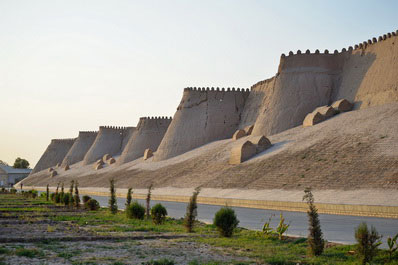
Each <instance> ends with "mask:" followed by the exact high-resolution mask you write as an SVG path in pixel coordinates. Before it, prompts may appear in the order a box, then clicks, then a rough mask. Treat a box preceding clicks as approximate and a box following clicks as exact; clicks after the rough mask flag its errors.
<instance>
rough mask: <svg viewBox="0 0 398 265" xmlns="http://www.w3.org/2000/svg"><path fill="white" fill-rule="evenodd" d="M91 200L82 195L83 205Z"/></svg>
mask: <svg viewBox="0 0 398 265" xmlns="http://www.w3.org/2000/svg"><path fill="white" fill-rule="evenodd" d="M90 199H91V197H90V196H88V195H83V203H84V204H85V203H86V202H88V201H89V200H90Z"/></svg>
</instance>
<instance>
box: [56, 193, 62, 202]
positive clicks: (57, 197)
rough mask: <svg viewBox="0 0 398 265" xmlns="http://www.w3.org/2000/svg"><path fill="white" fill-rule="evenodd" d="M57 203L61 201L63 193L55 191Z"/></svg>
mask: <svg viewBox="0 0 398 265" xmlns="http://www.w3.org/2000/svg"><path fill="white" fill-rule="evenodd" d="M55 203H61V194H59V193H55Z"/></svg>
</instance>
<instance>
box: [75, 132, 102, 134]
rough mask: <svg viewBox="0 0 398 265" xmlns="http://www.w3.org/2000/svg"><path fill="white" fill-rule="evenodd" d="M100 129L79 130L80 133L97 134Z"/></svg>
mask: <svg viewBox="0 0 398 265" xmlns="http://www.w3.org/2000/svg"><path fill="white" fill-rule="evenodd" d="M96 133H98V131H79V134H96Z"/></svg>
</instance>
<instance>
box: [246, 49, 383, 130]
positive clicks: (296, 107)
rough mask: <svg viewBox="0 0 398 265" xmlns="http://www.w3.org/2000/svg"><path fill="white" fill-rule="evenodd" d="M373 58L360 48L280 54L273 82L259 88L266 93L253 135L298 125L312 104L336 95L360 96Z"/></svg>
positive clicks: (312, 108)
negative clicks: (332, 52) (278, 70)
mask: <svg viewBox="0 0 398 265" xmlns="http://www.w3.org/2000/svg"><path fill="white" fill-rule="evenodd" d="M375 60H376V55H375V54H373V53H370V52H368V53H364V52H363V50H354V51H353V53H351V52H346V51H345V52H343V53H340V54H320V55H319V56H318V55H317V54H305V55H303V54H297V55H290V56H289V57H285V58H281V64H280V65H281V66H283V67H281V66H280V71H281V72H280V73H279V74H278V75H277V76H276V77H275V79H274V84H273V85H272V84H271V83H270V84H269V85H268V86H267V87H263V88H261V90H262V91H264V92H265V93H266V94H265V95H264V96H263V99H262V103H261V110H260V113H258V117H257V120H256V123H255V126H254V129H253V135H266V136H268V135H273V134H277V133H280V132H282V131H285V130H288V129H290V128H293V127H297V126H299V125H300V124H302V122H303V120H304V118H305V116H306V115H307V114H308V113H310V112H312V111H313V110H314V109H315V108H317V107H320V106H324V105H327V104H331V103H332V102H333V101H335V100H337V99H341V98H346V99H348V100H349V101H354V99H356V100H357V101H358V100H361V98H359V99H358V96H357V95H358V93H359V92H360V91H359V90H360V87H361V86H362V82H363V80H364V79H365V78H366V76H367V73H368V71H369V69H370V68H371V67H372V65H373V63H374V61H375ZM368 82H369V80H368ZM345 90H349V92H346V91H345ZM361 93H364V91H362V92H361ZM359 104H361V103H359Z"/></svg>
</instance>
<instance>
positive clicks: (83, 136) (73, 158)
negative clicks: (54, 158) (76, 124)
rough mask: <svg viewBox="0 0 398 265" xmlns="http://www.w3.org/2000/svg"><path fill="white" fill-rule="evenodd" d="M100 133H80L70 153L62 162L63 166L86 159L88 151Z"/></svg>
mask: <svg viewBox="0 0 398 265" xmlns="http://www.w3.org/2000/svg"><path fill="white" fill-rule="evenodd" d="M97 135H98V131H80V132H79V136H78V137H77V139H76V141H75V142H74V143H73V145H72V147H71V148H70V150H69V152H68V153H67V154H66V156H65V158H64V159H63V161H62V166H66V165H72V164H75V163H77V162H80V161H82V160H83V159H84V156H85V155H86V153H87V151H88V150H89V149H90V147H91V146H92V145H93V143H94V141H95V138H96V137H97Z"/></svg>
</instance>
